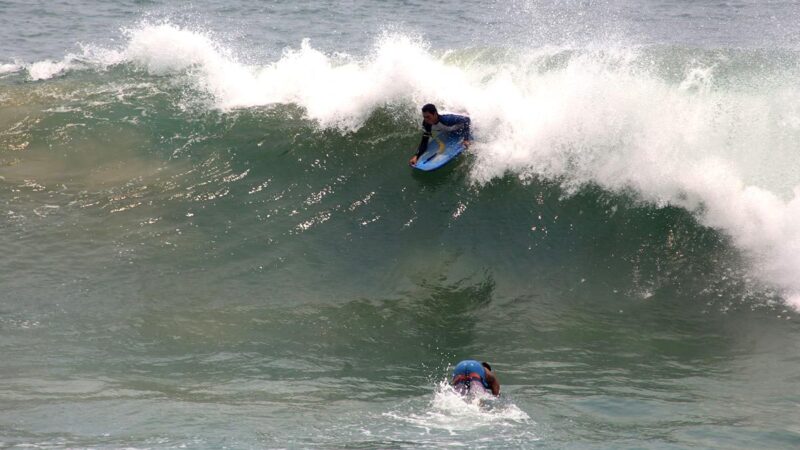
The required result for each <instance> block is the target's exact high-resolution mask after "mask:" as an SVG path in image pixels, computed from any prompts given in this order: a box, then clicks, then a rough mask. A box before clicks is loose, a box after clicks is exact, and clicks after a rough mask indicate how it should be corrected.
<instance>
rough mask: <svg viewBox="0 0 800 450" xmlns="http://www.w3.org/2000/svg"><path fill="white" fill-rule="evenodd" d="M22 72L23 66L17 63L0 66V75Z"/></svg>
mask: <svg viewBox="0 0 800 450" xmlns="http://www.w3.org/2000/svg"><path fill="white" fill-rule="evenodd" d="M20 70H22V65H20V64H17V63H5V64H0V75H4V74H7V73H14V72H19V71H20Z"/></svg>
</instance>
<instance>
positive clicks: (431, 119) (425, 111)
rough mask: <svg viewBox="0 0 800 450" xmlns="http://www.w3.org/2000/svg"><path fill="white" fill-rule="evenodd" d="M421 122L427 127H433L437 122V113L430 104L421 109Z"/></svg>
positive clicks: (434, 107)
mask: <svg viewBox="0 0 800 450" xmlns="http://www.w3.org/2000/svg"><path fill="white" fill-rule="evenodd" d="M422 120H424V121H425V123H427V124H428V125H434V124H436V122H438V121H439V112H438V111H436V106H435V105H433V104H432V103H428V104H427V105H425V106H423V107H422Z"/></svg>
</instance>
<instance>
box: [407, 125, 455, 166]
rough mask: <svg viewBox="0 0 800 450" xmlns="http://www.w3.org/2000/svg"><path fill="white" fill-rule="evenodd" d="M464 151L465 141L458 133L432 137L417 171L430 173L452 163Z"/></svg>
mask: <svg viewBox="0 0 800 450" xmlns="http://www.w3.org/2000/svg"><path fill="white" fill-rule="evenodd" d="M463 151H464V139H463V137H462V136H459V135H458V134H456V133H442V134H439V135H437V136H435V137H431V138H430V140H429V141H428V149H427V150H425V153H423V154H422V155H421V156H420V157H419V158H418V159H417V164H415V165H413V166H411V167H413V168H415V169H419V170H424V171H425V172H430V171H431V170H436V169H438V168H439V167H442V166H443V165H445V164H447V163H448V162H450V160H451V159H453V158H455V157H456V156H458V154H459V153H461V152H463Z"/></svg>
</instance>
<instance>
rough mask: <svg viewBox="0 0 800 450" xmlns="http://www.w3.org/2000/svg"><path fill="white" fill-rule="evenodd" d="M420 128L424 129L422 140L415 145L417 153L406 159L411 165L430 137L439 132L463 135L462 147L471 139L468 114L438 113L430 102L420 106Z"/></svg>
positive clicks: (467, 144)
mask: <svg viewBox="0 0 800 450" xmlns="http://www.w3.org/2000/svg"><path fill="white" fill-rule="evenodd" d="M422 128H423V129H424V130H425V131H424V132H423V133H422V140H421V141H420V143H419V147H417V154H416V155H414V156H412V157H411V159H410V160H409V161H408V163H409V164H411V165H412V166H413V165H415V164H416V163H417V160H418V159H419V157H420V156H422V154H423V153H425V150H426V149H427V148H428V141H429V140H430V138H431V137H432V136H435V135H438V134H439V133H456V134H457V135H458V136H461V137H463V139H464V141H463V142H464V147H469V144H470V141H472V132H471V131H470V120H469V117H468V116H462V115H458V114H439V112H438V111H437V110H436V106H435V105H433V104H430V103H428V104H427V105H425V106H423V107H422Z"/></svg>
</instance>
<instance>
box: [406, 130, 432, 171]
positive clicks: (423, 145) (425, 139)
mask: <svg viewBox="0 0 800 450" xmlns="http://www.w3.org/2000/svg"><path fill="white" fill-rule="evenodd" d="M422 128H423V129H424V130H425V131H424V132H423V133H422V140H421V141H420V142H419V147H417V154H416V155H414V156H412V157H411V160H410V161H409V164H411V165H414V164H416V163H417V160H418V159H419V157H420V156H422V154H423V153H425V150H427V149H428V141H429V140H430V138H431V126H430V125H429V124H427V123H425V122H422Z"/></svg>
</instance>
